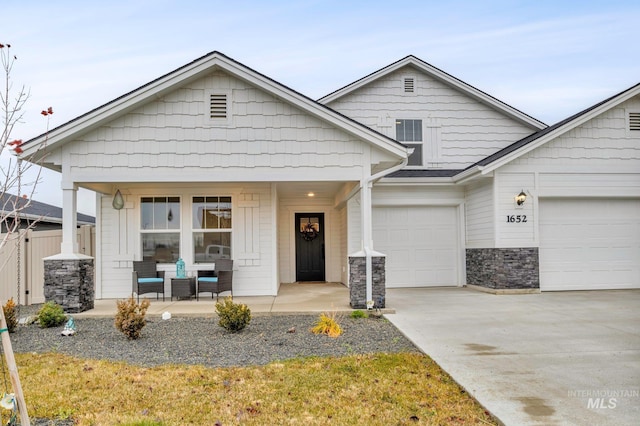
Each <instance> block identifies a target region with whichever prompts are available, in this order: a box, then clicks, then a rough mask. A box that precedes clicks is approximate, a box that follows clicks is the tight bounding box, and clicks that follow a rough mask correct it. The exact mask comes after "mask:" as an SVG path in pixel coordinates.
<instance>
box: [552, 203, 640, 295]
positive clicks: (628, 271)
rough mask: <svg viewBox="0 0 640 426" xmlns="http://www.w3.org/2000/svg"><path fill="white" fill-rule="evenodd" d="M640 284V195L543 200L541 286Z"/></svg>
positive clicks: (571, 287)
mask: <svg viewBox="0 0 640 426" xmlns="http://www.w3.org/2000/svg"><path fill="white" fill-rule="evenodd" d="M624 288H640V200H634V199H628V200H623V199H615V200H613V199H611V200H602V199H601V200H596V199H590V200H585V199H581V200H541V201H540V289H541V290H543V291H545V290H596V289H624Z"/></svg>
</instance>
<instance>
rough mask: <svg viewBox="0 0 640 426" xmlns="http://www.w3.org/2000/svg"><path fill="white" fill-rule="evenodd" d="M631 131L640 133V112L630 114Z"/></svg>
mask: <svg viewBox="0 0 640 426" xmlns="http://www.w3.org/2000/svg"><path fill="white" fill-rule="evenodd" d="M629 130H638V131H640V112H630V113H629Z"/></svg>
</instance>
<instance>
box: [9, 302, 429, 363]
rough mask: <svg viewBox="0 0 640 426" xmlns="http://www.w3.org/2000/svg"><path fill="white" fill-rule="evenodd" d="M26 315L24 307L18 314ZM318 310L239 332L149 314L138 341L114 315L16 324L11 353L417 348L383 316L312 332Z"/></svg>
mask: <svg viewBox="0 0 640 426" xmlns="http://www.w3.org/2000/svg"><path fill="white" fill-rule="evenodd" d="M24 315H25V313H24V312H21V316H24ZM317 318H318V315H270V316H255V317H254V318H252V320H251V323H250V324H249V326H248V327H247V328H246V329H244V330H242V331H241V332H239V333H229V332H227V331H226V330H224V329H223V328H222V327H220V326H218V323H217V318H216V317H215V316H213V317H208V318H202V317H173V318H171V319H169V320H162V319H161V318H158V317H152V318H148V319H147V325H146V326H145V327H144V328H143V329H142V335H141V337H140V339H138V340H128V339H127V338H126V336H125V335H124V334H122V333H121V332H120V331H118V330H116V328H115V327H114V325H113V318H75V322H76V326H77V332H76V334H75V335H74V336H62V335H61V332H62V330H63V327H62V326H61V327H52V328H40V327H39V326H37V325H34V324H32V325H20V326H19V327H18V330H17V331H16V332H15V333H12V334H11V341H12V345H13V350H14V352H16V353H19V352H39V353H42V352H59V353H64V354H68V355H73V356H77V357H81V358H94V359H106V360H112V361H125V362H127V363H130V364H135V365H141V366H154V365H160V364H199V365H204V366H208V367H230V366H247V365H264V364H267V363H269V362H272V361H281V360H286V359H291V358H298V357H309V356H342V355H348V354H358V353H372V352H402V351H405V352H406V351H418V349H417V348H416V347H415V346H414V345H413V344H412V343H411V342H410V341H409V340H408V339H407V338H405V337H404V335H403V334H402V333H400V332H399V331H398V330H397V329H396V328H395V326H393V325H392V324H391V323H390V322H389V321H387V320H386V319H384V318H378V319H374V318H359V319H354V318H350V317H349V316H348V315H344V316H343V317H342V318H339V323H340V325H341V326H342V328H343V330H344V333H343V335H342V336H340V337H338V338H331V337H328V336H326V335H315V334H313V333H311V332H310V331H309V330H310V329H311V327H312V326H313V325H314V323H315V322H316V320H317Z"/></svg>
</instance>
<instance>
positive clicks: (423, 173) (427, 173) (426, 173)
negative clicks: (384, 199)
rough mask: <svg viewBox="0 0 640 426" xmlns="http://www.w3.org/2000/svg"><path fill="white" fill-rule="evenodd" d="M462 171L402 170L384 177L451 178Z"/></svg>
mask: <svg viewBox="0 0 640 426" xmlns="http://www.w3.org/2000/svg"><path fill="white" fill-rule="evenodd" d="M460 172H462V170H458V169H430V170H412V169H404V170H398V171H397V172H393V173H391V174H389V175H387V176H385V177H387V178H418V177H453V176H455V175H457V174H458V173H460Z"/></svg>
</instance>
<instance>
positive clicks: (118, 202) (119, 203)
mask: <svg viewBox="0 0 640 426" xmlns="http://www.w3.org/2000/svg"><path fill="white" fill-rule="evenodd" d="M111 205H112V206H113V208H114V209H116V210H122V208H123V207H124V198H123V197H122V193H120V190H119V189H118V190H117V191H116V195H114V196H113V202H112V203H111Z"/></svg>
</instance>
